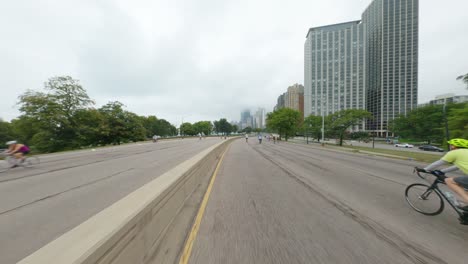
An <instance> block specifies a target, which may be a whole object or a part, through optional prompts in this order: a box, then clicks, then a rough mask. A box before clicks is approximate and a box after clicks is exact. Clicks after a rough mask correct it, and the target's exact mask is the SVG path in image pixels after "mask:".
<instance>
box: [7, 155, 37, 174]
mask: <svg viewBox="0 0 468 264" xmlns="http://www.w3.org/2000/svg"><path fill="white" fill-rule="evenodd" d="M0 157H3V158H4V159H3V160H0V172H5V171H7V170H10V169H13V168H18V167H24V168H31V167H33V166H36V165H38V164H39V163H40V162H41V161H40V160H39V157H37V156H26V158H25V159H24V161H23V162H21V161H20V160H18V159H17V158H15V157H13V156H12V155H10V154H7V153H5V152H1V153H0ZM15 165H16V166H15Z"/></svg>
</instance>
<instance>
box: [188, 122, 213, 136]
mask: <svg viewBox="0 0 468 264" xmlns="http://www.w3.org/2000/svg"><path fill="white" fill-rule="evenodd" d="M193 129H194V130H195V133H196V134H198V133H203V134H205V135H210V134H211V131H213V124H212V123H211V122H210V121H198V122H196V123H194V124H193Z"/></svg>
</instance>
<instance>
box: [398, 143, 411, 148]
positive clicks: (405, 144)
mask: <svg viewBox="0 0 468 264" xmlns="http://www.w3.org/2000/svg"><path fill="white" fill-rule="evenodd" d="M395 147H397V148H412V147H414V146H413V145H411V144H408V143H400V144H395Z"/></svg>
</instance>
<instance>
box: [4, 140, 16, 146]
mask: <svg viewBox="0 0 468 264" xmlns="http://www.w3.org/2000/svg"><path fill="white" fill-rule="evenodd" d="M6 144H7V146H10V145H13V144H16V140H11V141H8V142H7V143H6Z"/></svg>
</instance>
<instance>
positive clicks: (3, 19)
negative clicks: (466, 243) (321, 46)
mask: <svg viewBox="0 0 468 264" xmlns="http://www.w3.org/2000/svg"><path fill="white" fill-rule="evenodd" d="M370 1H371V0H353V1H350V0H333V1H332V0H330V1H310V0H309V1H307V0H303V1H300V0H297V1H288V2H285V1H272V0H269V1H266V0H257V1H248V0H239V1H234V0H228V1H216V0H201V1H182V0H175V1H167V0H165V1H144V0H137V1H124V0H120V1H111V0H104V1H92V0H85V1H59V0H56V1H53V0H49V1H33V0H29V1H26V0H23V1H9V2H7V3H4V4H3V7H2V10H1V11H0V25H2V26H0V35H1V36H2V41H1V42H0V57H1V58H2V59H1V60H0V72H1V73H2V74H1V75H2V78H0V87H1V88H0V89H1V91H2V98H3V100H2V103H1V105H0V117H1V118H5V119H11V118H14V117H15V116H17V115H19V112H18V110H17V109H16V108H14V107H13V106H14V101H15V98H16V97H17V96H18V95H19V94H21V93H23V92H24V91H25V90H26V89H38V88H41V87H42V85H43V82H44V81H46V80H47V79H48V78H49V77H51V76H55V75H65V74H67V75H71V76H73V77H74V78H77V79H80V81H81V83H82V84H83V85H84V87H85V88H86V89H87V90H88V93H89V94H90V96H91V97H92V98H94V99H95V100H96V101H97V104H98V106H99V105H102V104H105V103H107V102H108V101H113V100H119V101H121V102H123V103H124V104H125V105H126V106H127V109H129V110H130V111H134V112H136V113H138V114H142V115H149V114H153V115H156V116H158V117H161V118H166V119H168V120H169V121H170V122H172V123H174V124H178V123H180V121H181V119H182V117H184V120H188V121H192V122H193V121H197V120H215V119H219V118H222V117H226V118H228V119H230V120H231V119H235V120H236V119H239V115H240V111H241V110H242V109H244V108H251V109H252V110H254V109H255V108H257V107H265V108H267V110H271V109H272V107H273V106H274V104H275V103H276V98H277V96H278V95H279V94H281V93H282V92H284V91H285V90H286V88H287V87H288V86H289V85H291V84H293V83H303V75H304V73H303V45H304V41H305V35H306V33H307V30H308V28H309V27H314V26H320V25H326V24H331V23H338V22H345V21H349V20H355V19H359V18H360V15H361V13H362V12H363V10H364V9H365V7H366V6H367V5H368V4H369V3H370ZM420 6H421V7H420V18H421V21H420V75H419V77H420V98H419V99H420V101H427V100H429V99H431V98H433V97H434V96H435V95H438V94H441V93H444V92H454V93H457V94H463V93H465V94H467V91H466V90H464V89H463V85H462V84H461V83H459V82H457V81H455V77H456V76H458V75H460V74H463V73H466V72H468V62H467V61H466V59H464V56H463V53H462V52H463V51H464V48H465V47H466V46H467V45H468V38H467V36H466V34H464V32H467V31H468V28H467V25H468V18H467V17H466V16H465V15H464V11H463V10H466V7H467V4H466V3H465V2H464V1H463V0H448V1H445V2H444V4H443V6H442V5H441V4H440V2H439V1H436V0H424V1H420ZM445 7H446V8H445ZM454 7H457V8H454Z"/></svg>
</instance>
